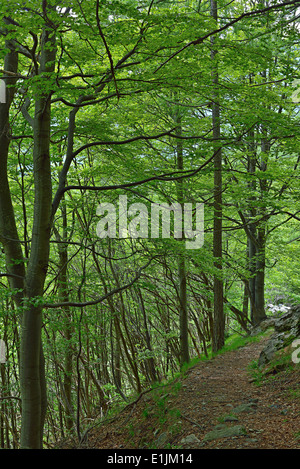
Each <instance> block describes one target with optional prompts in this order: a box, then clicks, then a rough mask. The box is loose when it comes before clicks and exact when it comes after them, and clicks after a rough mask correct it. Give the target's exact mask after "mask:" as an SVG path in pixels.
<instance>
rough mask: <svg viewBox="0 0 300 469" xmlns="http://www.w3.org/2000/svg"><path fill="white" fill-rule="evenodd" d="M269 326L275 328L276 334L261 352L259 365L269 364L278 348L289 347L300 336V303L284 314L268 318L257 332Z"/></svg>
mask: <svg viewBox="0 0 300 469" xmlns="http://www.w3.org/2000/svg"><path fill="white" fill-rule="evenodd" d="M269 327H273V328H274V334H273V335H272V336H271V337H270V340H269V341H268V343H267V345H266V347H265V348H264V349H263V350H262V352H261V354H260V357H259V360H258V365H259V367H264V366H265V365H267V364H268V363H269V362H270V361H271V360H272V359H273V358H274V356H275V353H276V352H277V351H278V350H281V349H283V348H285V347H287V346H288V345H290V344H291V343H292V342H293V341H294V340H296V339H299V338H300V305H297V306H292V307H291V308H290V309H289V311H288V312H287V313H285V314H283V315H282V316H279V317H275V318H274V317H273V318H268V319H266V320H265V321H263V322H262V323H261V324H260V325H259V327H258V329H256V333H257V332H260V331H263V330H266V329H268V328H269Z"/></svg>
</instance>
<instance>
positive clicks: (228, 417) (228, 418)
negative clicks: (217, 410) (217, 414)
mask: <svg viewBox="0 0 300 469" xmlns="http://www.w3.org/2000/svg"><path fill="white" fill-rule="evenodd" d="M238 420H239V419H238V418H237V417H235V416H234V415H226V416H225V417H224V422H238Z"/></svg>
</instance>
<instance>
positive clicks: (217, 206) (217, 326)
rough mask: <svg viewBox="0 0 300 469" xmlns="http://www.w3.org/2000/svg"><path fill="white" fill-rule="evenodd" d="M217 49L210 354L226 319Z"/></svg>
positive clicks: (216, 346) (214, 56)
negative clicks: (213, 270)
mask: <svg viewBox="0 0 300 469" xmlns="http://www.w3.org/2000/svg"><path fill="white" fill-rule="evenodd" d="M210 6H211V16H212V18H214V20H215V21H216V22H217V21H218V5H217V1H216V0H211V2H210ZM217 53H218V52H217V50H216V49H215V37H212V39H211V59H212V85H213V104H212V125H213V140H214V153H215V156H214V227H213V255H214V258H215V268H216V271H217V272H216V274H215V275H214V324H213V343H212V349H213V352H217V351H218V350H220V348H222V347H223V345H224V340H225V334H224V333H225V319H224V300H223V280H222V150H221V148H220V147H219V145H220V143H219V139H220V135H221V130H220V105H219V74H218V65H217Z"/></svg>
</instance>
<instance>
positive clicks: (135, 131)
mask: <svg viewBox="0 0 300 469" xmlns="http://www.w3.org/2000/svg"><path fill="white" fill-rule="evenodd" d="M0 11H1V17H0V41H1V47H0V54H1V57H0V80H1V81H0V245H1V251H0V277H1V278H0V282H1V286H0V371H1V373H0V447H1V448H4V449H19V448H21V449H41V448H45V449H51V448H55V445H56V444H57V443H58V442H59V441H61V440H63V439H65V438H67V437H68V436H70V435H72V436H73V437H74V438H77V439H78V440H80V439H81V437H82V435H83V434H84V432H85V429H86V428H87V426H88V425H90V424H91V422H94V421H95V419H100V420H101V419H105V418H106V416H107V415H108V414H109V412H110V411H111V410H112V409H113V408H114V406H115V405H119V404H120V403H125V404H126V403H127V402H128V401H129V399H130V398H131V396H137V395H140V394H141V393H142V392H144V391H145V390H146V389H148V388H149V387H151V386H153V385H154V383H163V382H165V381H166V380H168V379H169V378H171V377H173V376H174V375H175V374H176V373H177V372H178V371H179V370H180V369H182V367H184V366H186V364H188V363H190V362H191V361H192V360H194V359H197V358H201V357H210V356H211V355H212V354H215V353H217V352H218V351H220V350H221V349H222V347H223V346H224V344H225V342H226V339H227V338H228V337H230V336H231V335H232V334H240V335H242V336H247V334H249V331H250V329H251V328H252V327H254V326H257V325H259V324H260V323H261V321H263V320H264V319H265V318H266V317H267V316H268V315H269V314H270V313H271V312H272V307H273V308H274V305H276V304H280V303H282V304H286V303H288V302H294V303H296V304H299V303H300V266H299V257H300V245H299V241H300V225H299V222H300V178H299V166H300V153H299V135H300V134H299V111H300V106H299V103H300V74H299V61H300V26H299V17H300V0H293V1H284V0H279V1H276V0H243V1H241V0H171V1H170V0H69V1H68V2H66V1H65V0H61V1H60V2H58V1H56V0H42V1H40V0H24V1H17V0H10V1H9V2H8V1H2V2H1V4H0ZM272 305H273V306H272Z"/></svg>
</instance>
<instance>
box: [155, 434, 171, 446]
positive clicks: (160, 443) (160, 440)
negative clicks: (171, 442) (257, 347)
mask: <svg viewBox="0 0 300 469" xmlns="http://www.w3.org/2000/svg"><path fill="white" fill-rule="evenodd" d="M167 441H168V434H167V433H161V434H160V435H159V437H158V438H157V440H156V441H155V445H156V446H158V448H161V447H162V446H163V445H164V444H165V443H166V442H167Z"/></svg>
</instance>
